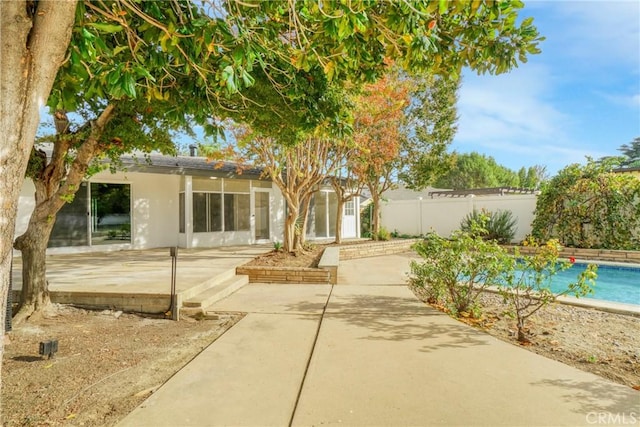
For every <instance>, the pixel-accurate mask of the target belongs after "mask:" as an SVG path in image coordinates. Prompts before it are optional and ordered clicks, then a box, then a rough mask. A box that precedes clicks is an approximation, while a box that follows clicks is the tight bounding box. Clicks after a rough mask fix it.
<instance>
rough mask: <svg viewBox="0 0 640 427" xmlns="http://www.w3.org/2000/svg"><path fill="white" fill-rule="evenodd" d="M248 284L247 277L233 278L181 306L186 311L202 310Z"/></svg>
mask: <svg viewBox="0 0 640 427" xmlns="http://www.w3.org/2000/svg"><path fill="white" fill-rule="evenodd" d="M248 283H249V276H247V275H237V276H233V277H232V278H230V279H227V280H225V281H223V282H220V283H218V284H216V285H214V286H212V287H211V288H209V289H207V290H205V291H204V292H201V293H199V294H197V295H195V296H194V297H192V298H189V299H186V300H183V302H182V306H183V307H184V308H186V309H191V308H195V309H199V310H202V309H203V308H204V307H208V306H210V305H211V304H213V303H214V302H216V301H219V300H221V299H222V298H225V297H227V296H229V295H231V294H232V293H234V292H235V291H237V290H238V289H240V288H241V287H243V286H244V285H247V284H248ZM183 311H184V309H183ZM187 311H189V310H187Z"/></svg>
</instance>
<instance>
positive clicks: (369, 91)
mask: <svg viewBox="0 0 640 427" xmlns="http://www.w3.org/2000/svg"><path fill="white" fill-rule="evenodd" d="M397 76H398V74H397V73H394V74H391V73H390V74H388V75H386V76H384V77H383V78H381V79H380V80H378V81H377V82H375V83H371V84H368V85H366V86H365V87H364V89H363V91H362V94H361V95H360V96H359V97H358V98H357V100H356V107H355V112H354V115H355V119H354V135H353V137H354V140H355V144H356V146H357V150H356V152H355V153H354V155H353V156H352V160H351V165H352V166H351V168H352V170H353V173H354V174H355V175H356V176H357V179H358V181H360V182H362V183H364V185H365V186H366V187H367V189H368V190H369V193H370V194H371V202H372V203H371V205H372V223H371V236H372V237H373V239H374V240H375V239H377V235H378V232H379V231H380V201H381V198H382V193H384V192H385V191H387V190H388V189H390V188H392V187H393V186H394V185H395V180H394V176H395V174H396V172H397V170H398V169H399V168H400V166H401V164H402V162H401V158H400V154H401V147H402V145H403V144H404V142H405V139H406V135H405V134H403V132H402V125H403V123H404V121H405V110H406V108H407V106H408V105H409V86H410V85H409V82H408V81H407V80H400V79H398V78H397Z"/></svg>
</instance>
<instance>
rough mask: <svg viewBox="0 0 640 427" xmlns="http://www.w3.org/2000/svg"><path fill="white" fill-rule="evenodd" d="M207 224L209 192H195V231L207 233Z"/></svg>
mask: <svg viewBox="0 0 640 427" xmlns="http://www.w3.org/2000/svg"><path fill="white" fill-rule="evenodd" d="M208 228H209V227H208V225H207V193H193V232H194V233H206V232H207V231H208Z"/></svg>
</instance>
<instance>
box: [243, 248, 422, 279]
mask: <svg viewBox="0 0 640 427" xmlns="http://www.w3.org/2000/svg"><path fill="white" fill-rule="evenodd" d="M418 240H419V239H402V240H391V241H387V242H373V241H372V242H370V243H368V242H367V243H359V244H353V245H343V246H328V247H327V248H326V249H325V250H324V253H323V254H322V258H321V259H320V262H319V263H318V268H304V267H267V266H258V265H243V266H240V267H237V268H236V274H244V275H247V276H249V282H250V283H309V284H332V285H335V284H337V283H338V264H339V263H340V260H348V259H355V258H366V257H372V256H380V255H391V254H397V253H402V252H406V251H408V250H410V249H411V245H413V244H414V243H415V242H417V241H418Z"/></svg>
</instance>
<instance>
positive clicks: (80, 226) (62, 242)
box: [48, 182, 89, 248]
mask: <svg viewBox="0 0 640 427" xmlns="http://www.w3.org/2000/svg"><path fill="white" fill-rule="evenodd" d="M88 227H89V188H88V185H87V183H86V182H83V183H82V184H80V189H79V190H78V192H77V193H76V195H75V197H74V198H73V201H72V202H71V203H65V204H64V205H63V206H62V208H61V209H60V211H59V212H58V214H57V215H56V222H55V224H54V225H53V230H52V231H51V236H50V237H49V243H48V247H50V248H57V247H61V246H86V245H88V244H89V232H88V231H89V228H88Z"/></svg>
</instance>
